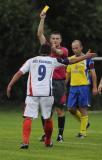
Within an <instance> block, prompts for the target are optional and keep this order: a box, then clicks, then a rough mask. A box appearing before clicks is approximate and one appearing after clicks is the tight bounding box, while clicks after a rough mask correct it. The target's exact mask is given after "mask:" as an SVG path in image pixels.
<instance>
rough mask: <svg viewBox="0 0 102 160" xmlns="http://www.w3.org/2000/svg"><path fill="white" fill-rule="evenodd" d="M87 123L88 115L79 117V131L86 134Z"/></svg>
mask: <svg viewBox="0 0 102 160" xmlns="http://www.w3.org/2000/svg"><path fill="white" fill-rule="evenodd" d="M87 124H88V116H82V117H81V124H80V133H81V134H83V135H84V136H86V125H87Z"/></svg>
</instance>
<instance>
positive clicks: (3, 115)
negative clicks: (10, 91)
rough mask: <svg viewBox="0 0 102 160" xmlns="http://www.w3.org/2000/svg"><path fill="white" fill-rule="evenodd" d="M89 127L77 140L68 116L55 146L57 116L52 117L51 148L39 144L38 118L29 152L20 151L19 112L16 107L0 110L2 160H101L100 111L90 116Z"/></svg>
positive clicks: (3, 107)
mask: <svg viewBox="0 0 102 160" xmlns="http://www.w3.org/2000/svg"><path fill="white" fill-rule="evenodd" d="M89 119H90V123H91V126H90V128H89V129H88V136H87V137H86V138H85V139H78V138H77V137H76V135H77V133H78V132H79V123H78V122H77V120H75V119H74V118H73V117H72V116H71V115H70V114H69V113H68V112H67V113H66V125H65V131H64V142H63V143H58V142H56V137H57V131H58V128H57V115H56V114H54V131H53V143H54V146H53V148H45V146H44V144H43V143H41V142H39V138H40V137H41V135H42V133H43V131H42V126H41V121H40V117H39V119H37V120H34V121H33V126H32V133H31V138H30V146H29V149H28V150H21V149H19V147H20V143H21V134H22V121H23V118H22V109H21V108H20V106H19V105H16V106H15V104H14V105H13V106H10V105H9V104H8V105H3V106H0V159H1V160H34V159H36V160H100V159H102V111H100V112H89Z"/></svg>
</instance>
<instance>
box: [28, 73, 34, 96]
mask: <svg viewBox="0 0 102 160" xmlns="http://www.w3.org/2000/svg"><path fill="white" fill-rule="evenodd" d="M29 93H30V94H29V95H30V96H32V95H33V92H32V83H31V74H30V81H29Z"/></svg>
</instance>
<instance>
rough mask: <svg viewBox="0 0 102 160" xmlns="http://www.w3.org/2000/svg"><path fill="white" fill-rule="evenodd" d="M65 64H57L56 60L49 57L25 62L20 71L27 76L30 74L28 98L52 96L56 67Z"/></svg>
mask: <svg viewBox="0 0 102 160" xmlns="http://www.w3.org/2000/svg"><path fill="white" fill-rule="evenodd" d="M62 65H63V64H61V63H59V62H57V59H56V58H52V57H49V56H37V57H34V58H31V59H29V60H27V61H26V62H25V64H24V65H23V66H22V67H21V68H20V71H21V72H22V73H23V74H25V73H27V72H29V76H28V81H27V95H28V96H50V95H52V76H53V70H54V68H55V67H58V66H62Z"/></svg>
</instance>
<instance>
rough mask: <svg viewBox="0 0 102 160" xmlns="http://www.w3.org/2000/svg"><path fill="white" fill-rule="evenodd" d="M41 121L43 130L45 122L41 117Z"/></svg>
mask: <svg viewBox="0 0 102 160" xmlns="http://www.w3.org/2000/svg"><path fill="white" fill-rule="evenodd" d="M41 121H42V126H43V128H44V123H45V120H44V118H43V116H41Z"/></svg>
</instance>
